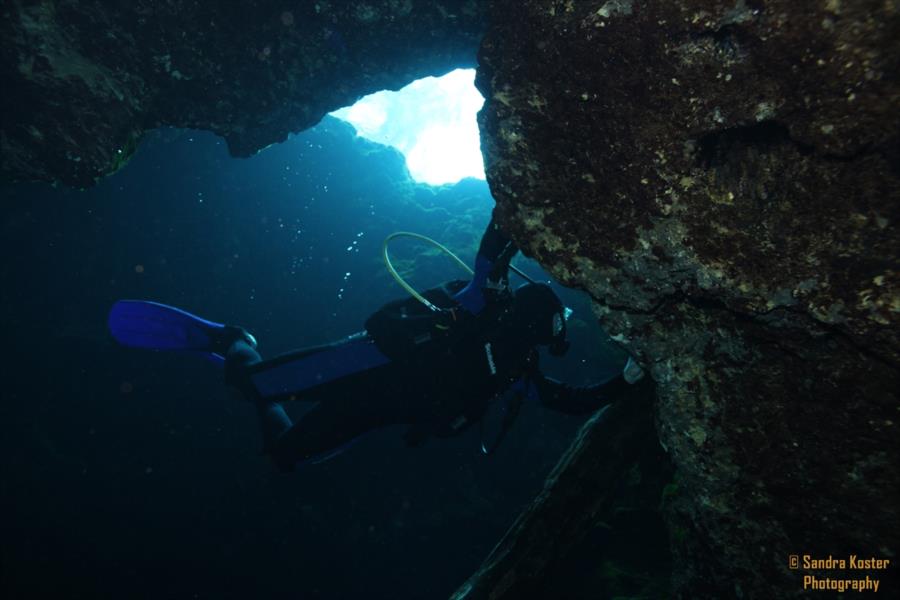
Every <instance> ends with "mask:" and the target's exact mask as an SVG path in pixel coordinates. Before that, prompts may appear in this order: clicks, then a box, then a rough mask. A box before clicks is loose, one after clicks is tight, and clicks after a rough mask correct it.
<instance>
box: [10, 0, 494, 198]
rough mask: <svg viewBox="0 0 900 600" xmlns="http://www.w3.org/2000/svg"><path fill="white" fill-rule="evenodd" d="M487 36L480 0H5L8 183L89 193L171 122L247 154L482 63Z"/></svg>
mask: <svg viewBox="0 0 900 600" xmlns="http://www.w3.org/2000/svg"><path fill="white" fill-rule="evenodd" d="M483 29H484V8H483V5H482V3H479V2H475V1H473V0H447V1H442V2H414V1H412V0H366V1H358V2H357V1H354V2H334V1H330V0H318V1H305V2H292V3H285V2H275V1H273V0H257V1H255V2H187V1H184V0H170V1H168V2H125V3H121V2H120V3H109V2H103V3H99V2H87V1H84V0H53V1H48V2H35V1H33V0H17V1H15V2H11V3H6V4H5V5H4V7H3V9H2V12H0V36H2V40H3V45H2V54H0V81H2V82H3V84H2V88H3V93H2V94H0V114H2V122H0V156H2V164H0V177H2V178H4V179H8V180H32V181H47V182H61V183H64V184H66V185H70V186H77V187H86V186H89V185H92V184H93V183H94V181H95V180H96V179H97V178H99V177H102V176H104V175H107V174H109V173H111V172H113V171H115V170H116V169H117V168H119V167H120V166H121V165H122V164H124V162H125V161H127V159H128V158H129V157H130V156H131V154H132V153H133V152H134V150H135V148H136V147H137V144H138V143H139V141H140V139H141V136H142V135H143V133H144V131H146V130H148V129H152V128H155V127H159V126H161V125H171V126H175V127H188V128H196V129H206V130H210V131H213V132H215V133H217V134H219V135H221V136H223V137H224V138H225V139H226V140H227V141H228V146H229V149H230V150H231V152H232V154H234V155H236V156H248V155H251V154H253V153H254V152H256V151H257V150H259V149H260V148H263V147H265V146H267V145H269V144H273V143H276V142H280V141H283V140H285V139H286V138H287V135H288V134H289V133H291V132H296V131H301V130H303V129H306V128H308V127H311V126H312V125H315V124H316V123H317V122H318V121H319V120H320V119H321V118H322V117H323V116H324V115H325V114H326V113H327V112H329V111H331V110H335V109H337V108H340V107H342V106H347V105H350V104H352V103H353V102H355V101H356V100H357V99H358V98H359V97H361V96H363V95H365V94H369V93H372V92H376V91H379V90H382V89H398V88H400V87H402V86H404V85H406V84H408V83H410V82H411V81H414V80H415V79H418V78H421V77H425V76H427V75H440V74H443V73H446V72H447V71H450V70H452V69H455V68H459V67H464V66H474V62H475V52H476V49H477V47H478V42H479V40H480V38H481V35H482V32H483Z"/></svg>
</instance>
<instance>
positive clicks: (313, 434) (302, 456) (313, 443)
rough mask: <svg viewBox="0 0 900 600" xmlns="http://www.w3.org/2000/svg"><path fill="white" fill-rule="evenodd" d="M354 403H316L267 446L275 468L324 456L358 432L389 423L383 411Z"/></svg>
mask: <svg viewBox="0 0 900 600" xmlns="http://www.w3.org/2000/svg"><path fill="white" fill-rule="evenodd" d="M357 398H359V397H357ZM354 404H357V403H356V402H348V401H347V400H346V399H341V400H340V401H335V402H324V403H319V404H316V405H315V406H314V407H313V408H312V409H311V410H310V411H309V412H307V413H306V414H305V415H303V417H302V418H301V419H300V420H299V421H297V423H296V424H295V425H294V426H293V427H291V428H290V429H288V430H287V431H286V432H284V434H283V435H281V436H280V437H279V438H278V440H277V441H276V442H275V444H274V446H272V448H271V449H270V454H271V456H272V460H273V461H274V462H275V464H276V465H277V466H278V468H279V469H281V470H284V471H290V470H292V469H293V468H294V466H295V465H296V464H297V463H300V462H303V461H306V460H310V459H322V458H327V457H328V456H329V455H331V454H333V453H336V452H339V451H341V450H342V449H344V447H346V446H347V445H348V444H350V443H351V442H353V441H354V440H355V439H356V438H358V437H359V436H361V435H362V434H364V433H366V432H368V431H372V430H373V429H378V428H379V427H383V426H385V425H388V424H389V423H387V422H385V418H384V415H380V414H377V413H375V412H374V411H372V410H368V409H367V408H366V407H365V406H362V405H358V406H354Z"/></svg>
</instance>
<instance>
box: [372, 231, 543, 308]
mask: <svg viewBox="0 0 900 600" xmlns="http://www.w3.org/2000/svg"><path fill="white" fill-rule="evenodd" d="M399 237H407V238H413V239H416V240H421V241H423V242H426V243H428V244H431V245H432V246H434V247H435V248H437V249H438V250H440V251H441V252H443V253H444V254H446V255H447V256H449V257H450V258H452V259H453V260H454V261H455V262H456V264H458V265H459V266H460V267H462V268H463V269H465V270H466V272H467V273H468V274H469V275H473V274H474V271H472V269H471V268H469V265H467V264H466V263H464V262H463V261H462V260H461V259H460V258H459V257H458V256H457V255H455V254H454V253H453V252H452V251H451V250H450V249H449V248H447V247H446V246H444V245H443V244H441V243H440V242H436V241H435V240H433V239H431V238H430V237H428V236H426V235H422V234H420V233H412V232H411V231H396V232H394V233H392V234H390V235H389V236H387V237H386V238H384V243H383V244H382V245H381V254H382V257H383V258H384V264H385V266H386V267H387V270H388V272H389V273H390V274H391V276H393V278H394V279H395V280H396V281H397V283H399V284H400V287H402V288H403V289H404V290H406V292H407V293H408V294H409V295H410V296H412V297H413V298H415V299H416V300H418V301H419V302H421V303H422V304H424V305H425V306H426V307H428V308H429V309H430V310H433V311H435V312H440V310H441V309H440V308H438V307H437V306H435V305H434V304H433V303H431V302H429V301H428V299H427V298H425V296H423V295H422V294H420V293H419V292H417V291H416V290H415V288H413V286H411V285H409V284H408V283H406V280H404V279H403V277H401V276H400V273H398V272H397V269H395V268H394V265H393V264H392V263H391V257H390V255H389V254H388V245H389V244H390V243H391V240H393V239H395V238H399ZM509 268H510V270H512V271H513V272H514V273H516V274H517V275H519V276H520V277H523V278H525V279H527V280H528V281H530V282H531V283H534V280H533V279H532V278H531V277H529V276H528V275H526V274H525V273H523V272H522V271H520V270H519V269H517V268H516V267H514V266H512V265H510V266H509Z"/></svg>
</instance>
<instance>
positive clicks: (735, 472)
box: [477, 0, 900, 598]
mask: <svg viewBox="0 0 900 600" xmlns="http://www.w3.org/2000/svg"><path fill="white" fill-rule="evenodd" d="M492 10H493V13H494V14H493V16H494V18H493V20H492V23H493V25H492V26H491V28H490V30H489V32H488V34H487V36H486V38H485V40H484V42H483V45H482V50H481V54H480V67H479V72H478V80H477V85H478V86H479V88H480V89H481V91H482V93H483V95H484V96H485V98H486V103H485V107H484V109H483V110H482V112H481V114H480V125H481V128H482V135H483V142H482V143H483V147H484V151H485V160H486V163H487V173H488V180H489V182H490V184H491V189H492V192H493V194H494V196H495V198H496V200H497V203H498V214H499V215H500V218H501V221H502V223H503V225H504V226H505V227H506V228H507V229H508V230H509V231H510V232H511V233H512V234H513V236H514V237H515V239H516V240H517V241H518V242H519V244H520V245H521V246H522V247H523V249H524V250H525V252H526V253H527V254H530V255H532V256H534V257H537V258H538V259H539V260H540V262H541V263H542V264H543V265H544V266H545V267H547V268H548V269H549V270H551V271H552V272H553V273H554V275H556V276H557V277H558V278H560V279H561V280H562V281H564V282H566V283H568V284H569V285H572V286H577V287H581V288H583V289H585V290H587V291H588V292H589V293H590V294H591V295H592V296H593V298H594V299H595V300H596V313H597V316H598V318H599V319H600V320H601V322H602V324H603V326H604V327H605V328H606V329H607V331H608V332H609V333H610V334H611V335H613V336H614V337H615V338H616V339H618V340H620V341H621V343H622V344H624V345H625V346H626V347H627V348H628V349H629V350H630V351H631V352H632V353H634V354H635V355H636V356H637V357H638V358H639V359H640V362H641V363H642V364H643V365H644V366H645V367H646V368H647V369H648V370H649V372H650V374H651V376H652V377H653V379H654V380H655V381H656V382H657V385H658V390H657V393H658V395H659V399H658V402H657V406H656V419H657V429H658V434H659V439H660V441H661V443H662V444H663V445H664V446H665V447H666V448H667V449H668V452H669V453H670V455H671V457H672V459H673V461H674V463H675V465H676V467H677V474H676V485H677V490H678V491H677V493H676V495H675V498H674V502H673V503H672V504H671V506H672V508H671V509H670V510H669V512H668V514H667V522H668V527H669V531H670V536H671V542H672V547H673V552H674V557H675V562H676V564H675V567H674V573H673V577H674V586H675V590H676V593H677V594H678V595H679V596H680V597H684V598H702V597H755V598H772V597H791V596H794V595H797V594H800V593H801V592H802V579H801V577H799V576H798V575H797V573H796V572H792V571H791V570H790V569H789V568H788V556H789V555H791V554H803V553H808V554H812V555H814V556H816V555H818V556H827V555H828V554H829V553H831V554H834V555H835V556H838V555H841V556H846V555H847V554H848V553H851V552H858V553H862V554H874V555H881V556H883V557H892V556H895V554H896V552H897V551H898V550H900V544H898V538H900V520H898V510H897V508H896V505H895V504H894V503H893V502H891V501H889V500H888V498H890V497H893V495H894V494H895V492H896V490H897V489H900V476H898V464H900V452H898V448H900V445H898V444H896V440H897V422H896V421H897V410H898V395H897V390H900V377H898V366H900V336H898V328H897V323H898V312H900V291H898V285H900V277H898V270H897V265H898V257H897V253H898V248H900V239H898V234H897V217H898V200H900V169H898V164H900V142H898V139H900V138H898V134H900V82H898V78H897V73H898V63H900V4H898V3H897V2H895V1H888V2H884V1H881V0H871V1H865V0H859V1H855V2H847V1H841V0H822V1H817V2H813V1H803V2H797V1H796V0H772V1H762V0H747V1H745V0H731V1H713V0H676V1H671V0H652V1H644V2H638V1H636V0H635V1H632V0H608V1H606V0H601V1H592V2H568V1H558V2H546V1H524V2H523V1H515V2H513V1H502V0H501V1H497V2H494V3H493V7H492ZM576 443H577V442H576ZM567 468H568V469H575V470H579V469H581V470H586V469H591V468H592V467H591V466H590V463H589V462H588V461H585V462H584V463H583V464H581V463H578V462H577V461H576V462H573V463H571V464H569V465H568V467H567ZM673 489H674V488H673ZM510 576H512V574H510ZM490 597H492V598H501V597H502V598H505V597H506V596H504V595H503V593H502V590H500V589H494V590H493V592H491V594H490Z"/></svg>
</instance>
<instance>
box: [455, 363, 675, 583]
mask: <svg viewBox="0 0 900 600" xmlns="http://www.w3.org/2000/svg"><path fill="white" fill-rule="evenodd" d="M652 399H653V384H652V382H650V381H648V380H645V381H642V382H641V383H639V384H637V385H636V386H635V389H634V390H633V395H631V396H629V397H627V398H623V399H621V400H619V401H617V402H616V403H615V404H611V405H607V406H606V407H604V408H602V409H601V410H599V411H598V412H597V413H596V414H595V415H594V416H592V417H591V418H590V419H589V420H588V421H587V422H586V423H585V424H584V426H583V427H582V428H581V430H580V431H579V432H578V435H577V436H576V437H575V439H574V441H573V442H572V445H571V446H570V447H569V448H568V450H567V451H566V452H565V454H563V456H562V458H561V459H560V461H559V463H558V464H557V465H556V467H555V468H554V469H553V471H552V472H551V473H550V475H549V476H548V477H547V480H546V482H545V484H544V489H543V490H542V491H541V492H540V494H538V496H537V497H536V498H535V499H534V500H533V501H532V503H531V504H530V505H529V506H528V508H526V509H525V510H524V511H523V512H522V514H521V515H520V516H519V517H518V519H516V521H515V523H513V525H512V527H511V528H510V529H509V531H508V532H507V533H506V535H505V536H504V537H503V538H502V539H501V540H500V542H499V543H498V544H497V546H496V547H495V548H494V550H493V551H492V552H491V554H490V555H489V556H488V557H487V559H486V560H485V561H484V563H483V564H482V566H481V567H480V568H479V569H478V571H477V572H476V573H475V574H474V575H472V576H471V577H470V578H469V579H468V581H466V582H465V583H464V584H463V585H462V586H461V587H460V588H459V589H458V590H457V591H456V593H454V594H453V596H452V598H451V600H483V599H490V600H523V599H528V598H547V597H550V596H548V595H547V594H548V593H549V592H548V591H547V588H548V587H550V586H553V585H555V580H556V578H555V577H554V574H555V573H557V572H558V571H559V570H560V569H564V568H565V565H566V563H567V562H569V561H570V560H573V559H574V558H575V557H573V552H575V551H576V550H577V548H578V547H579V546H580V544H581V542H582V541H583V539H584V537H585V535H586V534H587V533H588V532H590V531H591V530H592V529H593V528H594V527H595V526H596V525H597V524H598V523H603V522H606V521H609V520H610V518H611V513H612V512H613V511H614V510H615V508H616V506H617V503H618V500H619V497H618V496H619V491H620V489H621V484H622V482H623V480H625V479H626V478H627V477H628V476H629V473H630V472H631V471H632V469H633V467H634V465H635V463H636V461H637V460H638V459H639V457H640V455H641V454H642V453H644V451H645V450H646V449H647V447H648V446H658V442H657V440H656V433H655V431H654V427H653V416H652Z"/></svg>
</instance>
